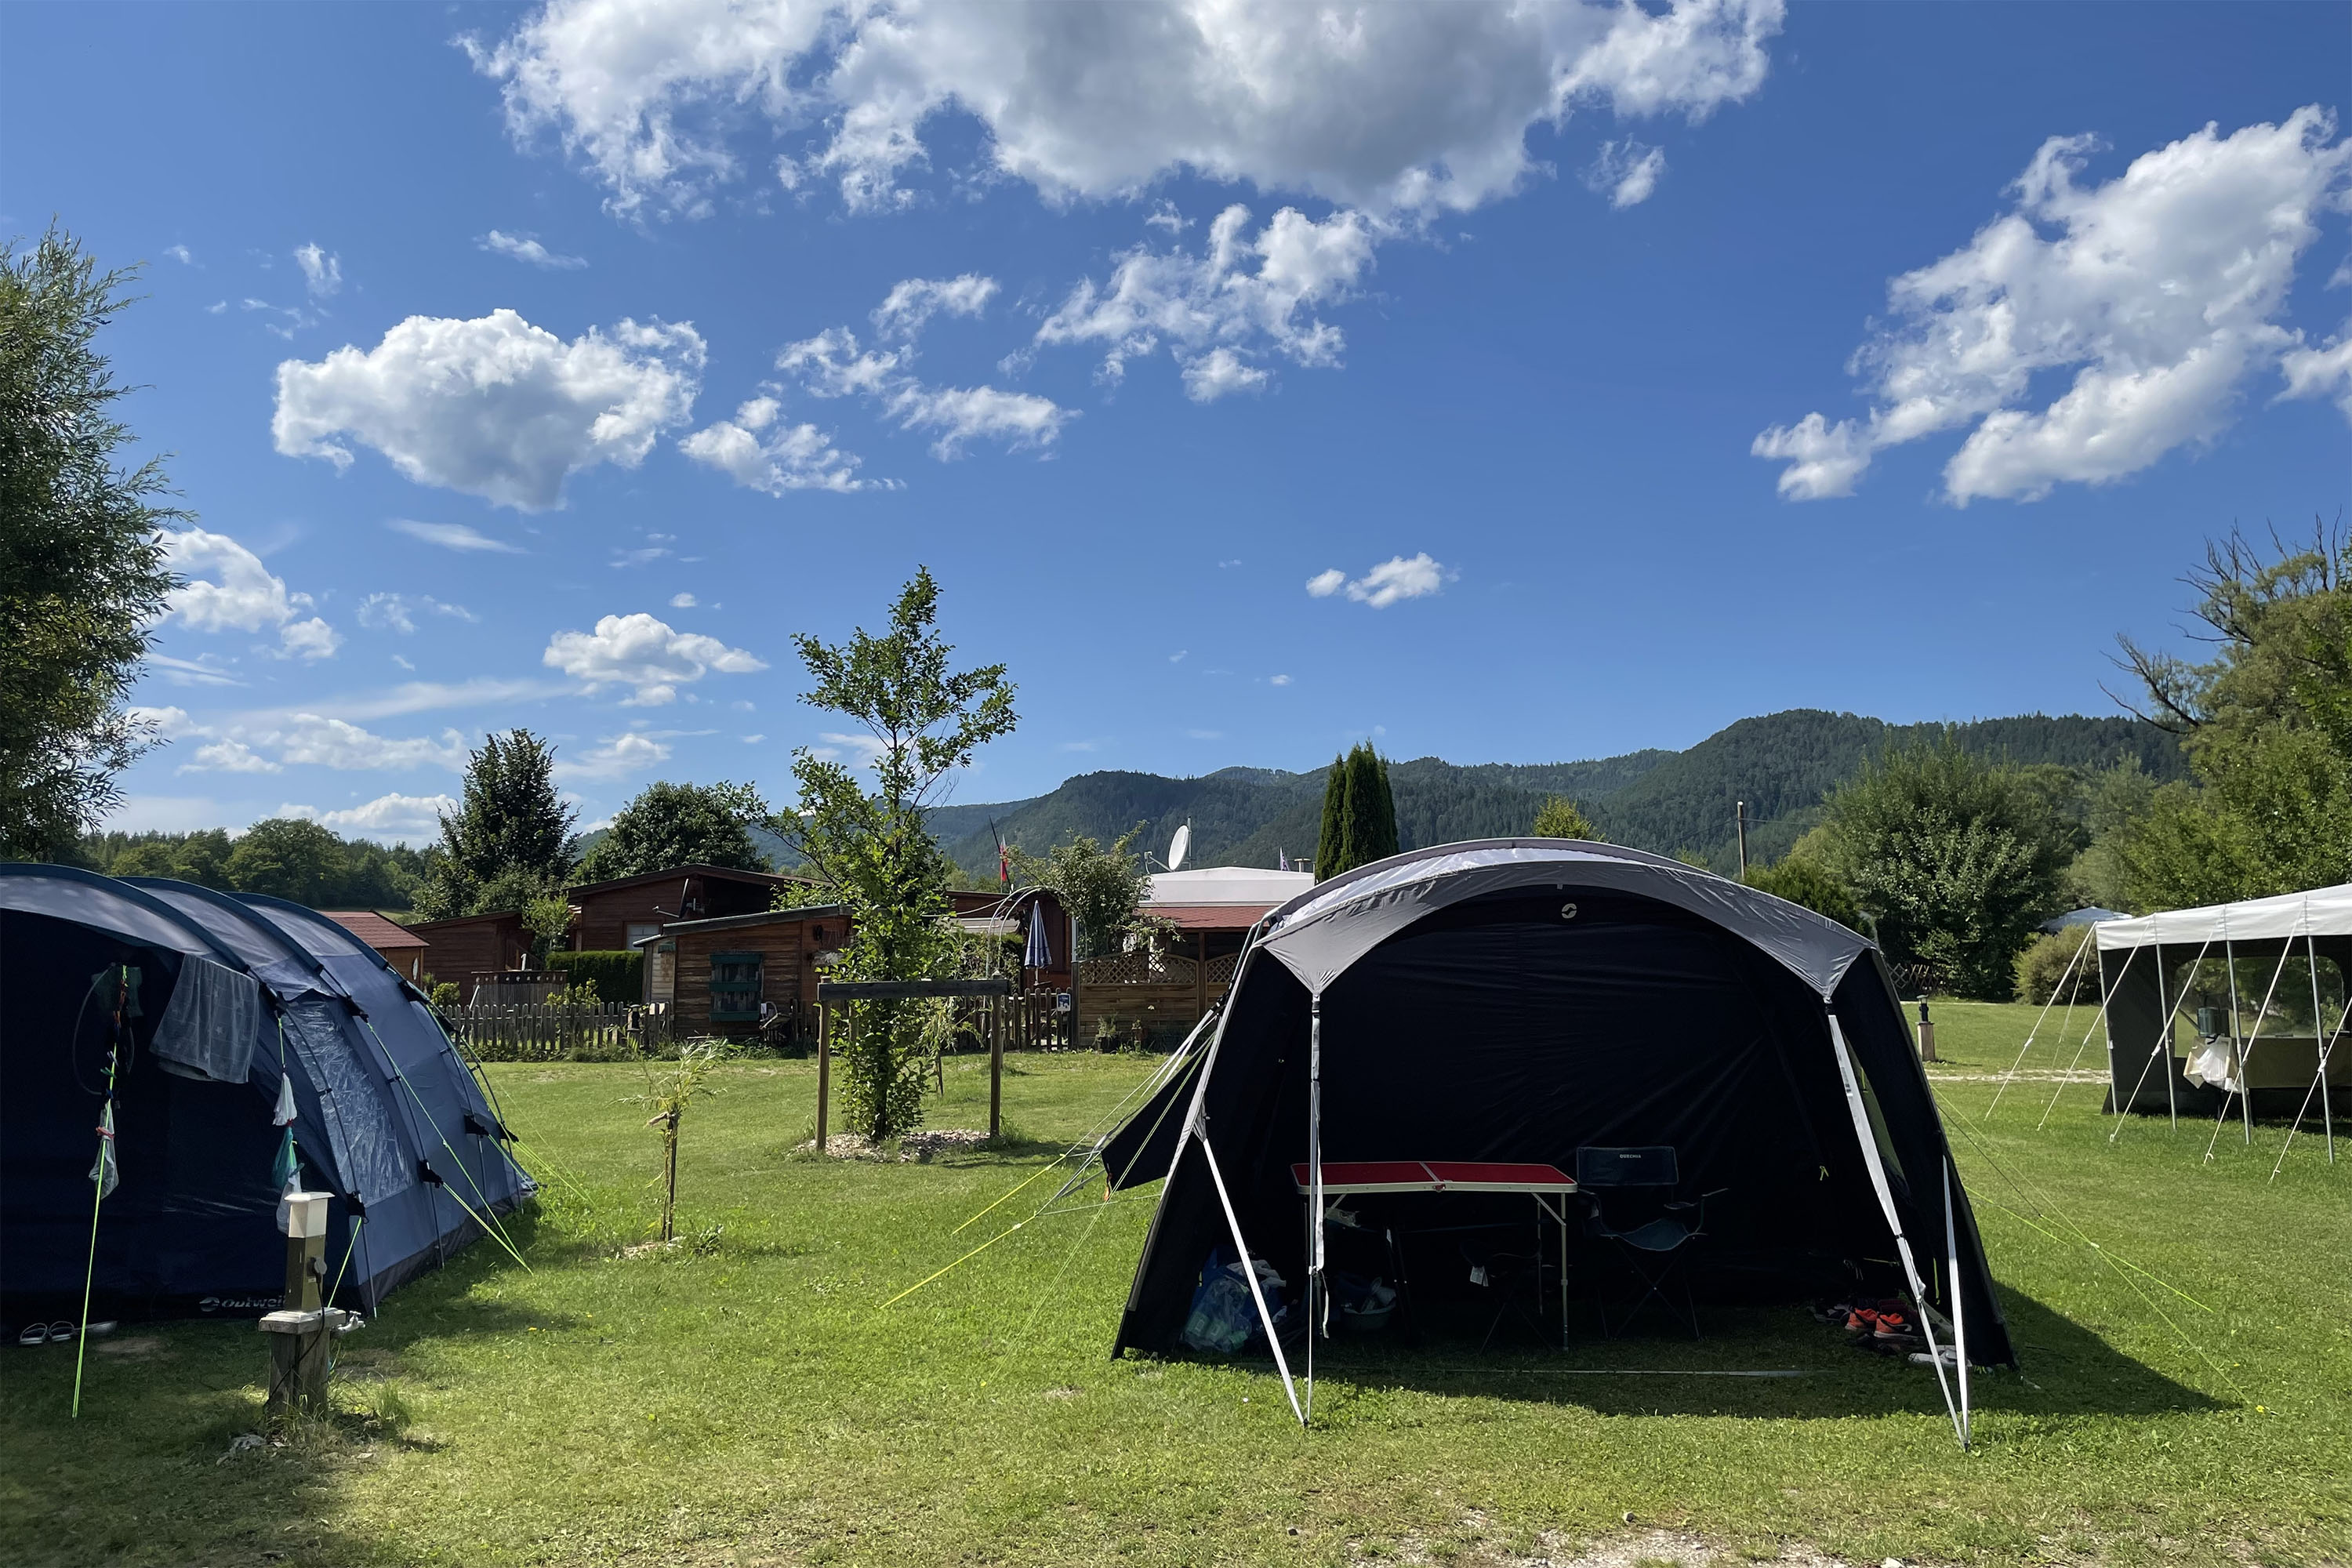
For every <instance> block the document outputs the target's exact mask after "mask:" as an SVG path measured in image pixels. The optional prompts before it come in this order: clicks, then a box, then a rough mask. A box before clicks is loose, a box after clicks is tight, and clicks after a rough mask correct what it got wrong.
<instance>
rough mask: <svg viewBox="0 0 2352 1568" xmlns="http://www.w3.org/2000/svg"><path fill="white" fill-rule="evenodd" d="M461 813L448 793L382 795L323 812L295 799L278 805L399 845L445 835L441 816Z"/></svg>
mask: <svg viewBox="0 0 2352 1568" xmlns="http://www.w3.org/2000/svg"><path fill="white" fill-rule="evenodd" d="M445 814H446V815H448V816H456V815H457V800H456V799H455V797H453V796H450V795H378V796H376V798H375V799H373V800H372V801H369V802H368V803H367V804H366V805H355V806H352V807H349V808H347V809H345V810H341V811H321V810H320V809H319V808H318V807H317V806H315V805H298V804H294V803H292V802H289V803H288V804H287V805H281V806H279V807H278V816H292V817H299V818H301V819H303V820H304V821H308V822H315V823H317V824H318V825H319V826H321V827H331V828H332V829H334V830H335V831H336V832H338V833H345V834H357V835H359V836H361V837H366V838H380V839H383V840H385V841H387V842H390V843H395V844H415V843H421V842H424V841H426V840H429V839H435V838H438V837H441V818H442V816H444V815H445Z"/></svg>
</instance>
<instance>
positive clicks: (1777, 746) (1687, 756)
mask: <svg viewBox="0 0 2352 1568" xmlns="http://www.w3.org/2000/svg"><path fill="white" fill-rule="evenodd" d="M1947 731H1948V732H1949V733H1950V735H1951V736H1952V737H1953V739H1954V740H1955V741H1957V742H1958V744H1959V745H1960V746H1961V747H1962V748H1963V749H1964V750H1966V751H1968V752H1970V753H1972V754H1974V755H1977V756H1980V757H1983V758H1986V759H1987V760H1990V761H2002V762H2010V763H2019V764H2021V765H2035V764H2054V765H2057V766H2062V767H2067V768H2075V769H2087V770H2100V769H2105V768H2110V767H2114V766H2116V765H2117V764H2118V763H2124V762H2126V761H2137V763H2138V764H2139V766H2140V768H2141V769H2142V770H2143V771H2144V772H2146V773H2147V774H2148V775H2149V776H2150V777H2151V778H2153V779H2155V780H2157V781H2158V782H2159V783H2161V782H2164V781H2166V780H2169V779H2175V778H2179V777H2183V776H2185V774H2186V773H2187V766H2186V763H2185V760H2184V759H2183V757H2182V755H2181V752H2180V748H2179V743H2178V742H2176V741H2175V740H2174V738H2173V737H2172V736H2171V735H2169V734H2168V733H2166V732H2165V731H2161V730H2158V729H2157V728H2156V727H2154V726H2153V725H2150V724H2147V723H2144V722H2142V721H2138V720H2136V719H2127V718H2120V717H2117V718H2096V719H2094V718H2086V717H2084V716H2082V715H2079V714H2066V715H2061V716H2058V717H2054V718H2053V717H2050V716H2047V715H2043V714H2039V713H2035V714H2028V715H2024V716H2021V717H2018V718H2011V719H1980V720H1977V721H1972V722H1969V723H1966V724H1957V725H1952V726H1949V727H1947V726H1944V725H1940V724H1911V725H1904V724H1889V723H1886V722H1885V721H1882V720H1878V719H1869V718H1864V717H1861V716H1859V715H1856V714H1853V713H1829V712H1824V711H1822V710H1818V709H1792V710H1789V711H1787V712H1784V713H1772V714H1767V715H1764V716H1762V717H1759V718H1754V719H1742V720H1740V721H1738V722H1737V723H1734V724H1731V725H1729V726H1727V728H1725V729H1722V730H1719V731H1717V732H1716V733H1714V734H1712V735H1710V736H1708V737H1707V738H1706V740H1704V741H1701V742H1699V743H1698V744H1696V745H1695V746H1693V747H1691V748H1690V749H1689V750H1688V751H1684V752H1669V751H1658V750H1650V751H1641V752H1627V753H1625V754H1624V755H1622V756H1616V757H1602V758H1600V759H1597V760H1594V761H1590V762H1578V763H1470V764H1462V763H1448V762H1444V761H1442V760H1440V759H1439V758H1436V757H1417V758H1414V759H1412V761H1409V762H1391V763H1390V764H1389V781H1390V784H1391V788H1392V790H1393V793H1394V795H1395V797H1396V812H1397V838H1398V842H1399V843H1400V844H1401V845H1402V847H1404V848H1407V849H1412V848H1416V847H1420V846H1423V845H1428V844H1444V843H1451V842H1454V841H1455V840H1459V839H1465V838H1500V837H1510V836H1512V835H1515V834H1523V833H1525V832H1527V831H1528V828H1529V826H1531V825H1532V824H1533V823H1534V821H1535V815H1536V810H1537V808H1538V806H1539V805H1542V803H1543V801H1544V798H1545V797H1546V796H1547V795H1566V796H1568V797H1569V798H1570V799H1571V800H1573V801H1575V802H1576V803H1577V805H1578V806H1579V807H1580V808H1581V809H1582V810H1583V812H1584V814H1585V815H1586V816H1588V817H1590V818H1591V821H1592V824H1593V826H1594V827H1595V828H1596V829H1598V830H1599V832H1600V834H1601V837H1603V838H1606V839H1609V840H1610V841H1612V843H1618V844H1625V845H1631V846H1633V847H1636V848H1641V849H1651V850H1655V851H1657V852H1659V853H1661V854H1675V853H1677V852H1680V853H1685V854H1689V855H1695V856H1697V857H1699V858H1703V859H1705V860H1706V862H1707V863H1708V864H1709V865H1710V866H1713V867H1714V868H1716V869H1717V870H1722V871H1730V870H1733V869H1736V868H1737V867H1738V856H1739V849H1738V826H1737V823H1736V821H1735V813H1736V811H1737V806H1738V802H1741V801H1745V802H1747V804H1748V855H1749V858H1751V859H1757V860H1767V861H1769V860H1772V859H1776V858H1779V857H1780V856H1782V855H1785V854H1787V853H1788V851H1789V848H1790V846H1791V845H1793V844H1795V843H1796V841H1797V839H1798V838H1799V837H1801V836H1802V835H1803V834H1804V833H1805V831H1806V830H1807V829H1809V828H1811V827H1812V826H1814V825H1815V824H1816V823H1818V822H1819V821H1820V820H1821V815H1822V799H1823V797H1824V796H1825V795H1828V793H1829V792H1830V790H1831V789H1832V788H1833V787H1835V786H1836V785H1837V784H1842V783H1843V782H1844V781H1845V780H1847V779H1850V778H1852V777H1853V776H1854V775H1855V774H1856V773H1859V772H1860V771H1861V770H1862V766H1863V763H1864V762H1865V761H1866V760H1867V759H1869V758H1870V757H1872V756H1874V755H1875V754H1877V753H1878V752H1881V751H1883V750H1884V749H1885V748H1886V747H1888V746H1889V745H1899V744H1906V743H1909V742H1918V741H1924V740H1929V739H1933V738H1935V737H1937V736H1938V735H1941V734H1943V733H1946V732H1947ZM1325 772H1326V770H1324V769H1321V768H1317V769H1314V770H1312V771H1311V772H1307V773H1286V772H1283V771H1281V770H1279V769H1274V768H1250V767H1231V768H1220V769H1219V770H1217V771H1216V772H1215V773H1205V774H1202V775H1201V776H1199V777H1196V778H1168V777H1164V776H1162V775H1160V774H1158V773H1118V772H1105V773H1081V774H1079V775H1078V776H1077V777H1076V778H1073V779H1069V780H1067V781H1066V782H1065V783H1064V784H1062V785H1061V787H1060V788H1058V789H1055V790H1054V791H1052V792H1051V793H1049V794H1046V795H1036V796H1034V797H1032V798H1030V799H1027V800H1013V801H1000V802H995V803H992V804H986V805H942V806H939V807H936V808H934V809H933V810H932V812H931V814H930V824H931V829H932V831H933V832H934V833H935V834H937V835H938V836H939V838H940V843H941V845H942V846H943V847H945V848H946V849H947V851H948V853H949V854H950V856H951V857H952V858H954V859H955V861H956V863H957V864H958V865H960V866H961V867H962V868H964V869H965V870H966V871H969V872H971V873H972V874H974V875H976V876H982V877H993V876H994V874H995V871H996V838H997V836H999V835H1001V836H1002V837H1003V839H1004V841H1005V842H1006V843H1008V844H1013V845H1017V846H1019V847H1022V848H1024V849H1027V850H1029V851H1031V852H1032V853H1042V852H1043V851H1045V849H1047V848H1048V847H1051V846H1053V845H1055V844H1058V843H1061V842H1063V841H1064V840H1066V839H1067V838H1068V837H1070V836H1071V835H1072V834H1085V835H1087V836H1089V837H1093V838H1095V839H1097V840H1098V841H1100V842H1102V843H1105V844H1108V843H1109V842H1110V841H1111V840H1112V839H1114V838H1117V837H1118V836H1119V835H1120V834H1122V833H1125V832H1127V831H1128V830H1129V829H1130V828H1132V827H1135V826H1138V825H1141V826H1142V827H1143V830H1144V831H1143V836H1142V838H1141V840H1140V842H1141V843H1142V844H1143V845H1144V846H1146V847H1149V848H1150V851H1151V853H1152V854H1154V855H1156V856H1165V855H1166V854H1167V852H1168V842H1169V839H1170V837H1171V835H1173V834H1174V832H1175V830H1176V829H1177V828H1178V827H1179V826H1181V825H1183V824H1185V823H1188V822H1189V823H1190V824H1192V851H1191V854H1190V855H1189V857H1188V858H1187V860H1186V864H1188V865H1195V866H1269V867H1270V866H1273V865H1275V864H1276V860H1277V858H1278V857H1280V856H1283V855H1287V856H1289V857H1290V858H1292V859H1294V860H1309V859H1312V858H1313V857H1314V854H1315V838H1316V833H1317V831H1318V826H1319V824H1320V821H1321V817H1322V809H1323V779H1324V773H1325ZM761 847H762V848H763V849H765V850H767V851H768V852H769V853H770V854H771V855H772V856H773V857H774V858H776V859H777V860H778V861H779V863H784V862H788V861H790V860H793V859H794V858H795V857H793V856H792V855H791V854H790V852H789V851H787V850H785V848H784V847H783V844H782V840H779V839H772V838H770V837H767V836H765V835H762V836H761Z"/></svg>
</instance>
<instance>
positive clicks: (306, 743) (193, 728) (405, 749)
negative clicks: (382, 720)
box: [134, 708, 466, 773]
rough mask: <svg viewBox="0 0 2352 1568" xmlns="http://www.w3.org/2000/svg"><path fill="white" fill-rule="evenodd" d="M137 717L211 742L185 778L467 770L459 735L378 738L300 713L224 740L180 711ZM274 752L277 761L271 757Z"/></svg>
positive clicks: (259, 721)
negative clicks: (301, 770) (296, 771)
mask: <svg viewBox="0 0 2352 1568" xmlns="http://www.w3.org/2000/svg"><path fill="white" fill-rule="evenodd" d="M134 711H139V712H144V713H149V714H156V715H163V716H164V717H162V718H159V719H158V720H157V722H158V726H159V732H160V733H162V734H163V735H164V737H165V738H166V739H169V738H173V736H180V737H193V736H202V737H206V738H210V739H212V741H213V743H212V744H210V745H206V746H200V747H198V748H197V749H196V752H195V755H194V759H193V760H192V761H190V762H187V763H183V764H182V765H181V767H180V770H179V771H180V772H182V773H208V772H221V773H282V772H284V771H285V769H286V767H287V766H288V765H289V764H290V765H299V766H309V767H321V768H334V769H336V770H338V771H341V772H347V773H352V772H367V771H371V770H374V769H380V768H389V769H399V770H407V769H412V768H422V767H438V768H446V769H448V770H449V771H450V772H452V773H457V772H461V771H463V769H464V768H465V765H466V739H465V737H464V736H463V735H461V734H459V733H458V732H457V731H455V730H445V731H442V733H441V737H440V739H438V740H434V739H431V738H428V737H425V736H416V737H414V738H411V739H406V740H398V739H394V738H393V737H391V736H387V735H377V734H373V733H371V732H370V731H366V730H364V729H362V728H361V727H360V726H359V725H357V724H353V723H350V722H348V721H344V720H341V719H329V718H325V717H322V716H320V714H317V713H296V714H292V715H290V716H287V717H285V718H283V719H273V718H270V717H268V716H266V715H260V716H255V717H253V718H251V719H248V720H247V721H241V722H238V723H236V724H234V725H232V726H230V728H229V731H228V732H227V733H226V734H223V733H222V732H221V731H218V730H216V729H214V728H211V727H208V726H205V725H200V724H196V723H194V722H192V721H190V720H189V719H188V716H187V714H186V713H185V712H184V711H182V710H179V709H176V708H168V709H146V710H134ZM172 715H176V718H173V717H170V716H172ZM269 752H275V753H276V755H275V756H274V757H273V756H271V755H269V754H268V753H269Z"/></svg>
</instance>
